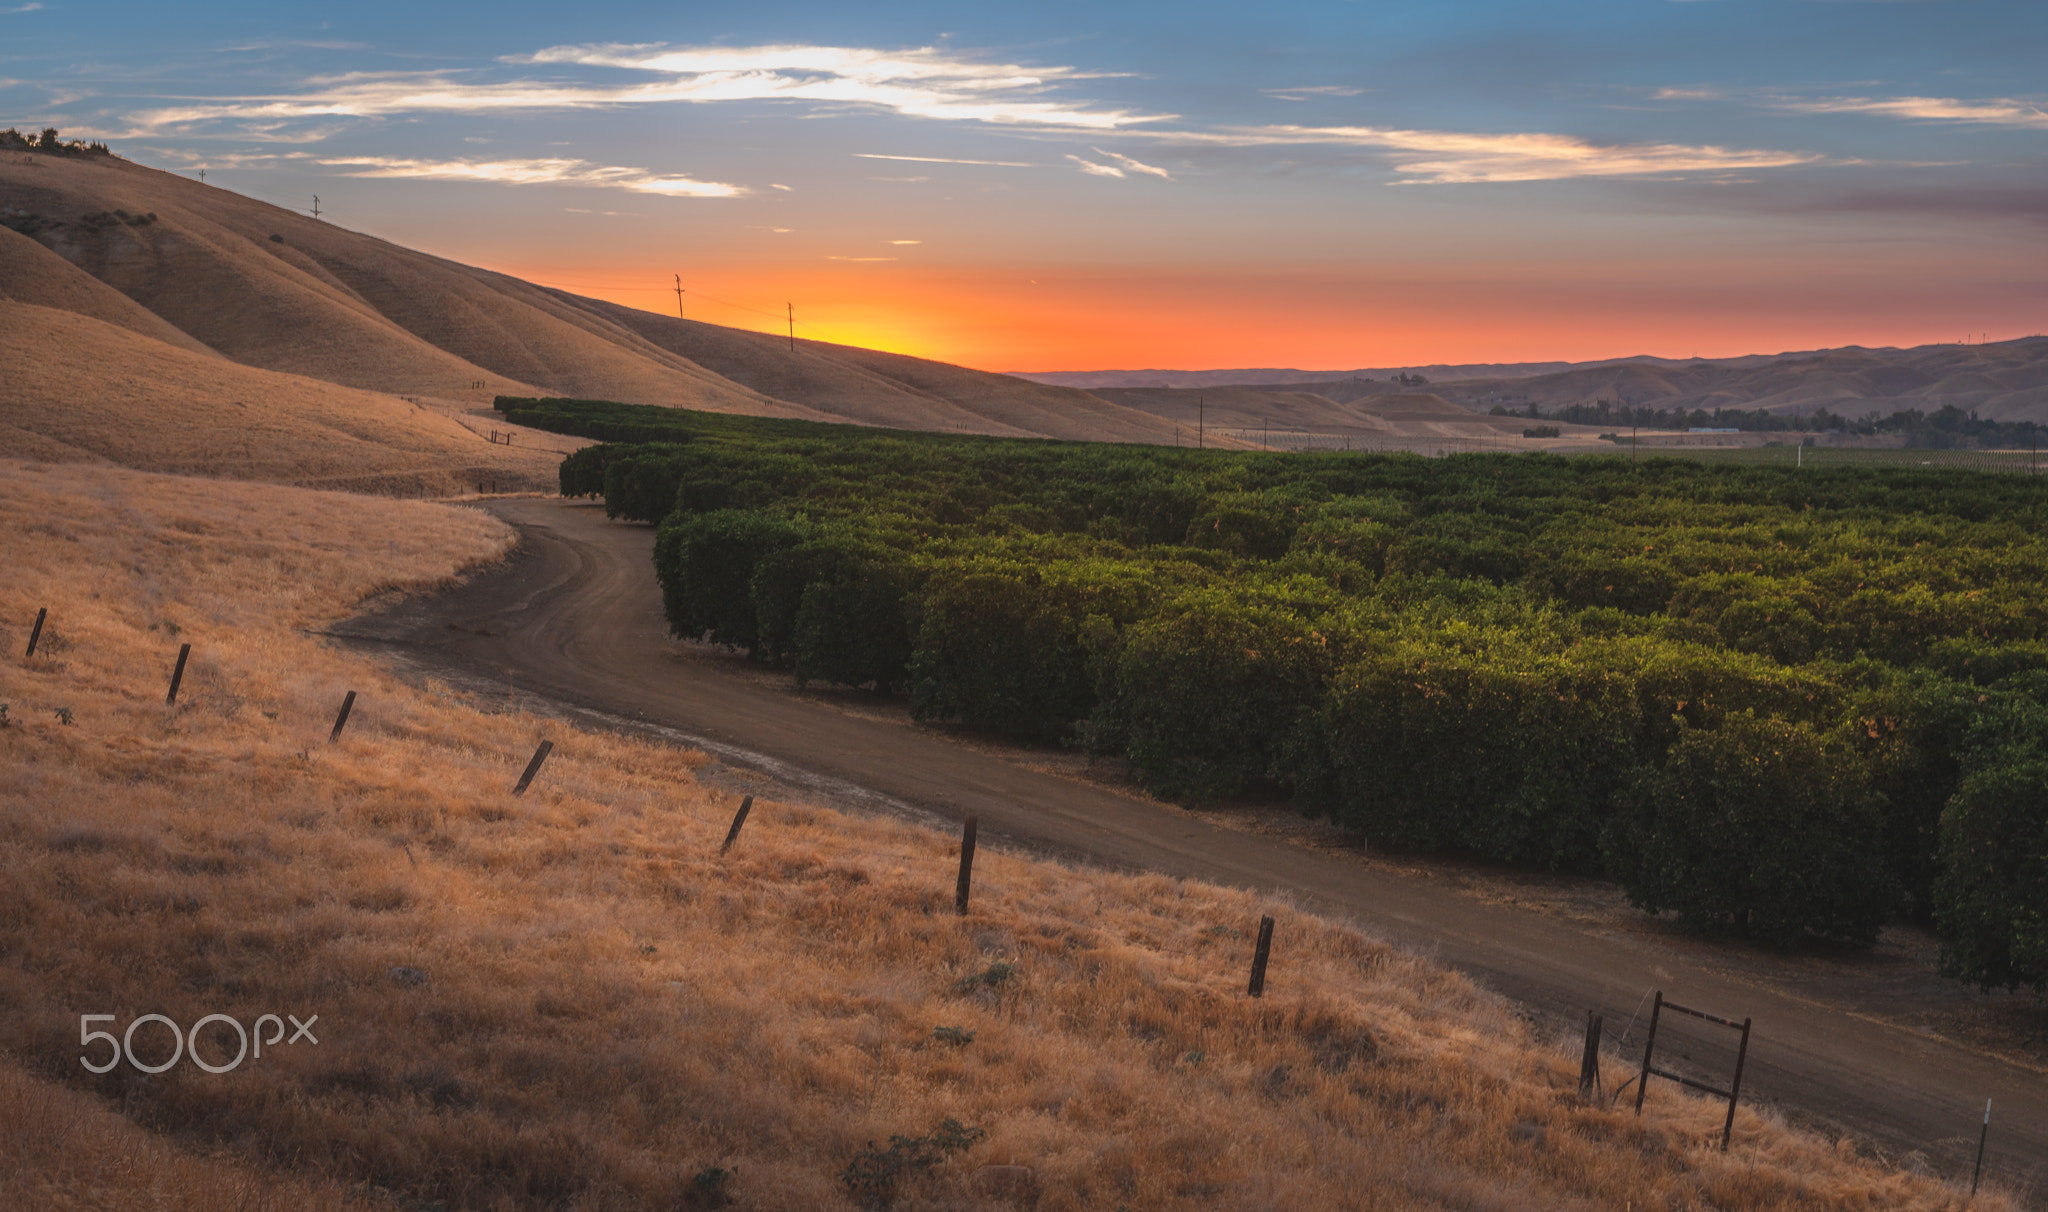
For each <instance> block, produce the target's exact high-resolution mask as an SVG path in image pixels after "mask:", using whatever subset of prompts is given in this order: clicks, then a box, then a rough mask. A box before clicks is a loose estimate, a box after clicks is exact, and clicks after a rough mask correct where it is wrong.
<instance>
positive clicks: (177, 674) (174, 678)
mask: <svg viewBox="0 0 2048 1212" xmlns="http://www.w3.org/2000/svg"><path fill="white" fill-rule="evenodd" d="M191 655H192V645H190V644H180V645H178V665H177V668H175V669H173V670H171V692H170V693H169V694H167V695H165V696H164V706H166V707H168V706H170V705H171V704H173V703H176V702H177V701H178V683H180V682H182V681H184V680H185V658H187V657H189V656H191Z"/></svg>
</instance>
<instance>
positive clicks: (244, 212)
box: [0, 155, 1173, 442]
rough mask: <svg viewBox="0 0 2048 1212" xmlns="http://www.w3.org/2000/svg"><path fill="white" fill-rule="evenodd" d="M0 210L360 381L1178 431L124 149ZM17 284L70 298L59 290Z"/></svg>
mask: <svg viewBox="0 0 2048 1212" xmlns="http://www.w3.org/2000/svg"><path fill="white" fill-rule="evenodd" d="M0 225H4V226H6V227H10V228H12V229H14V231H15V232H19V233H21V234H22V235H25V236H27V237H31V238H32V243H33V244H34V245H40V246H41V249H42V250H45V251H46V252H47V253H51V254H55V258H56V259H58V260H61V261H63V262H65V263H68V264H70V265H72V266H75V267H77V268H78V269H79V270H82V271H83V272H84V273H85V274H86V275H88V276H90V277H91V278H93V279H95V280H97V281H98V282H100V283H103V284H105V285H106V286H109V287H112V288H113V289H114V291H115V292H118V293H119V294H121V295H123V296H125V297H126V298H127V299H129V300H131V301H132V302H134V303H136V304H139V305H140V307H141V308H142V309H144V310H146V311H147V312H149V313H151V314H152V315H154V316H156V317H158V318H159V319H161V320H162V321H164V322H166V323H168V324H169V325H170V326H172V327H174V328H175V329H176V330H178V332H180V333H183V334H185V335H186V336H187V337H189V338H191V339H193V340H196V341H198V342H200V343H201V344H203V345H204V346H205V347H206V348H208V349H212V350H214V351H217V352H219V353H220V354H223V355H225V356H226V357H227V358H229V359H232V360H234V361H236V362H239V363H242V364H243V365H246V366H252V367H257V368H260V369H264V370H274V371H282V372H286V373H290V374H295V375H303V376H306V377H309V378H316V379H323V380H326V381H328V382H332V383H337V384H341V385H344V386H349V387H356V388H362V389H365V390H373V391H382V392H389V393H395V394H402V395H419V396H433V397H437V398H443V399H448V400H454V401H461V402H464V403H466V404H469V405H472V406H474V405H478V404H483V403H487V402H488V401H489V399H490V397H491V396H493V395H495V394H500V393H503V394H512V395H558V396H578V397H585V398H598V399H610V400H620V401H625V402H627V403H638V404H666V405H680V406H687V407H690V408H698V409H706V410H710V411H716V412H740V413H752V414H758V415H765V416H790V417H809V418H813V419H821V420H838V421H852V422H856V423H861V424H878V425H891V426H898V427H903V428H912V429H962V430H967V431H971V432H980V433H1002V434H1030V435H1038V436H1046V437H1063V438H1097V439H1109V440H1119V441H1154V442H1171V441H1172V440H1173V432H1172V426H1171V425H1169V424H1165V423H1163V422H1161V421H1159V420H1158V419H1156V418H1154V417H1151V416H1149V415H1146V414H1144V413H1139V412H1134V411H1130V410H1126V409H1123V408H1120V407H1117V406H1116V405H1112V404H1109V403H1107V402H1105V401H1103V400H1101V399H1100V398H1098V397H1095V396H1091V395H1089V394H1088V393H1086V392H1082V391H1077V390H1074V389H1071V388H1060V387H1047V386H1042V385H1040V384H1036V383H1031V382H1027V381H1025V380H1022V379H1015V378H1010V377H1008V376H1004V375H992V374H987V373H984V372H981V371H975V370H968V369H966V368H963V367H957V366H948V365H945V364H943V363H938V362H931V361H926V360H923V359H918V358H906V357H900V356H896V355H889V354H881V353H876V352H874V351H870V350H862V349H856V348H852V347H849V346H839V345H831V344H828V343H825V342H817V341H805V342H799V343H798V346H797V349H796V350H795V351H794V352H792V351H790V350H789V349H788V347H787V345H786V344H784V343H781V342H777V341H775V340H774V339H772V338H768V337H763V336H762V335H760V334H758V333H751V332H745V331H742V330H738V329H729V328H722V327H719V326H716V325H710V324H699V323H694V322H690V321H684V320H675V319H669V318H667V317H662V316H655V315H652V314H650V313H646V312H639V311H634V310H632V309H630V308H623V307H619V306H616V305H614V304H609V303H604V302H600V301H598V300H594V299H585V298H580V297H578V296H575V295H571V294H567V293H565V292H561V291H554V290H547V289H544V288H541V287H538V286H534V285H532V284H530V283H526V282H522V281H520V280H518V279H516V278H510V277H507V276H505V275H503V274H497V273H492V272H489V271H487V270H482V269H476V268H472V267H470V266H466V265H460V264H456V263H454V262H451V261H445V260H442V259H440V258H437V257H431V256H427V255H425V254H423V253H418V252H413V251H411V250H409V249H405V248H400V247H398V246H396V245H393V244H389V243H387V242H385V241H382V240H378V239H376V238H374V237H370V236H366V235H363V234H361V233H358V232H352V231H348V230H346V229H344V228H341V227H337V226H335V225H333V224H330V223H323V222H320V221H318V220H316V219H313V218H311V217H309V216H306V215H301V214H297V213H295V212H292V211H288V210H284V209H281V208H279V207H275V206H271V205H269V204H267V203H263V202H258V201H255V200H254V199H251V198H246V197H243V196H241V195H239V194H235V193H231V192H229V191H226V190H222V189H218V188H214V187H209V186H206V185H202V184H200V183H198V182H196V181H190V180H186V179H184V178H182V177H178V176H175V175H173V174H170V173H164V172H159V171H156V170H154V169H149V168H144V167H142V166H140V165H137V164H132V163H129V162H127V161H125V160H121V159H118V158H115V157H105V156H101V157H56V156H40V155H13V156H8V157H6V158H4V159H0ZM49 259H50V258H48V257H47V256H45V255H43V254H42V253H39V252H35V251H31V250H30V249H29V248H25V247H23V245H22V242H21V241H18V240H14V239H11V238H10V239H8V240H5V241H0V282H4V281H8V280H11V279H25V278H30V277H34V276H38V275H41V274H43V272H44V271H45V270H46V269H47V268H48V267H47V265H46V262H47V260H49ZM74 293H75V292H74ZM17 297H20V298H23V299H24V301H29V302H41V303H45V304H47V305H51V306H64V304H63V303H62V302H61V301H60V300H59V299H58V298H57V297H53V296H51V295H50V294H49V293H48V292H47V291H45V292H42V293H40V294H38V295H36V296H33V297H31V296H29V295H21V296H17ZM65 297H70V296H68V295H67V296H65ZM90 305H91V306H92V307H94V308H97V310H87V311H86V312H85V314H91V315H94V316H96V317H98V318H101V319H113V316H112V315H110V314H107V313H108V307H109V305H110V304H109V301H108V300H106V299H105V298H104V297H100V298H98V299H97V300H93V301H90ZM77 310H85V309H84V308H80V309H77ZM130 319H135V317H133V316H130ZM114 322H116V323H122V322H123V321H122V320H118V319H115V320H114ZM128 327H131V328H134V327H136V325H135V324H133V323H131V324H128ZM138 331H140V330H139V329H138ZM150 335H158V336H160V337H161V334H159V333H154V332H153V333H151V334H150Z"/></svg>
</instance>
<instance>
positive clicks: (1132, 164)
mask: <svg viewBox="0 0 2048 1212" xmlns="http://www.w3.org/2000/svg"><path fill="white" fill-rule="evenodd" d="M1088 150H1090V151H1092V152H1094V153H1095V154H1096V155H1098V156H1102V157H1104V158H1105V159H1109V160H1114V161H1116V162H1117V164H1118V165H1119V166H1120V167H1122V169H1123V170H1124V171H1125V172H1130V173H1142V174H1144V175H1145V176H1148V177H1158V178H1160V179H1161V180H1164V181H1171V180H1173V174H1171V173H1169V172H1167V171H1166V170H1165V169H1163V168H1160V167H1158V166H1157V165H1153V164H1146V163H1143V162H1142V161H1138V160H1133V159H1131V158H1130V157H1129V156H1123V155H1118V154H1117V153H1116V152H1113V151H1103V150H1102V149H1101V148H1099V147H1091V148H1089V149H1088Z"/></svg>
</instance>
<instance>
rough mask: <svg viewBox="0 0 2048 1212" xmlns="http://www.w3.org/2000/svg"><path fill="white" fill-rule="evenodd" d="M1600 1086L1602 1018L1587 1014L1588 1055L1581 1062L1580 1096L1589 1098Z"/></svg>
mask: <svg viewBox="0 0 2048 1212" xmlns="http://www.w3.org/2000/svg"><path fill="white" fill-rule="evenodd" d="M1599 1084H1600V1016H1599V1015H1598V1014H1595V1013H1593V1012H1592V1011H1591V1010H1588V1011H1587V1012H1586V1054H1585V1056H1584V1057H1582V1058H1580V1060H1579V1095H1580V1097H1582V1098H1583V1097H1587V1096H1590V1095H1591V1094H1592V1093H1593V1090H1594V1088H1595V1087H1596V1086H1598V1085H1599Z"/></svg>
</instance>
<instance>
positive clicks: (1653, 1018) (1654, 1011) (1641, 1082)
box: [1636, 989, 1664, 1115]
mask: <svg viewBox="0 0 2048 1212" xmlns="http://www.w3.org/2000/svg"><path fill="white" fill-rule="evenodd" d="M1663 1013H1664V991H1663V990H1662V989H1659V990H1657V1001H1656V1002H1655V1004H1653V1005H1652V1006H1651V1007H1650V1034H1649V1036H1648V1037H1647V1038H1645V1039H1644V1040H1643V1073H1642V1076H1641V1077H1638V1078H1637V1079H1636V1114H1637V1115H1641V1114H1642V1113H1643V1091H1644V1090H1646V1089H1647V1088H1648V1087H1649V1085H1650V1055H1651V1053H1652V1052H1654V1051H1655V1050H1656V1047H1657V1017H1658V1016H1659V1015H1661V1014H1663Z"/></svg>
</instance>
